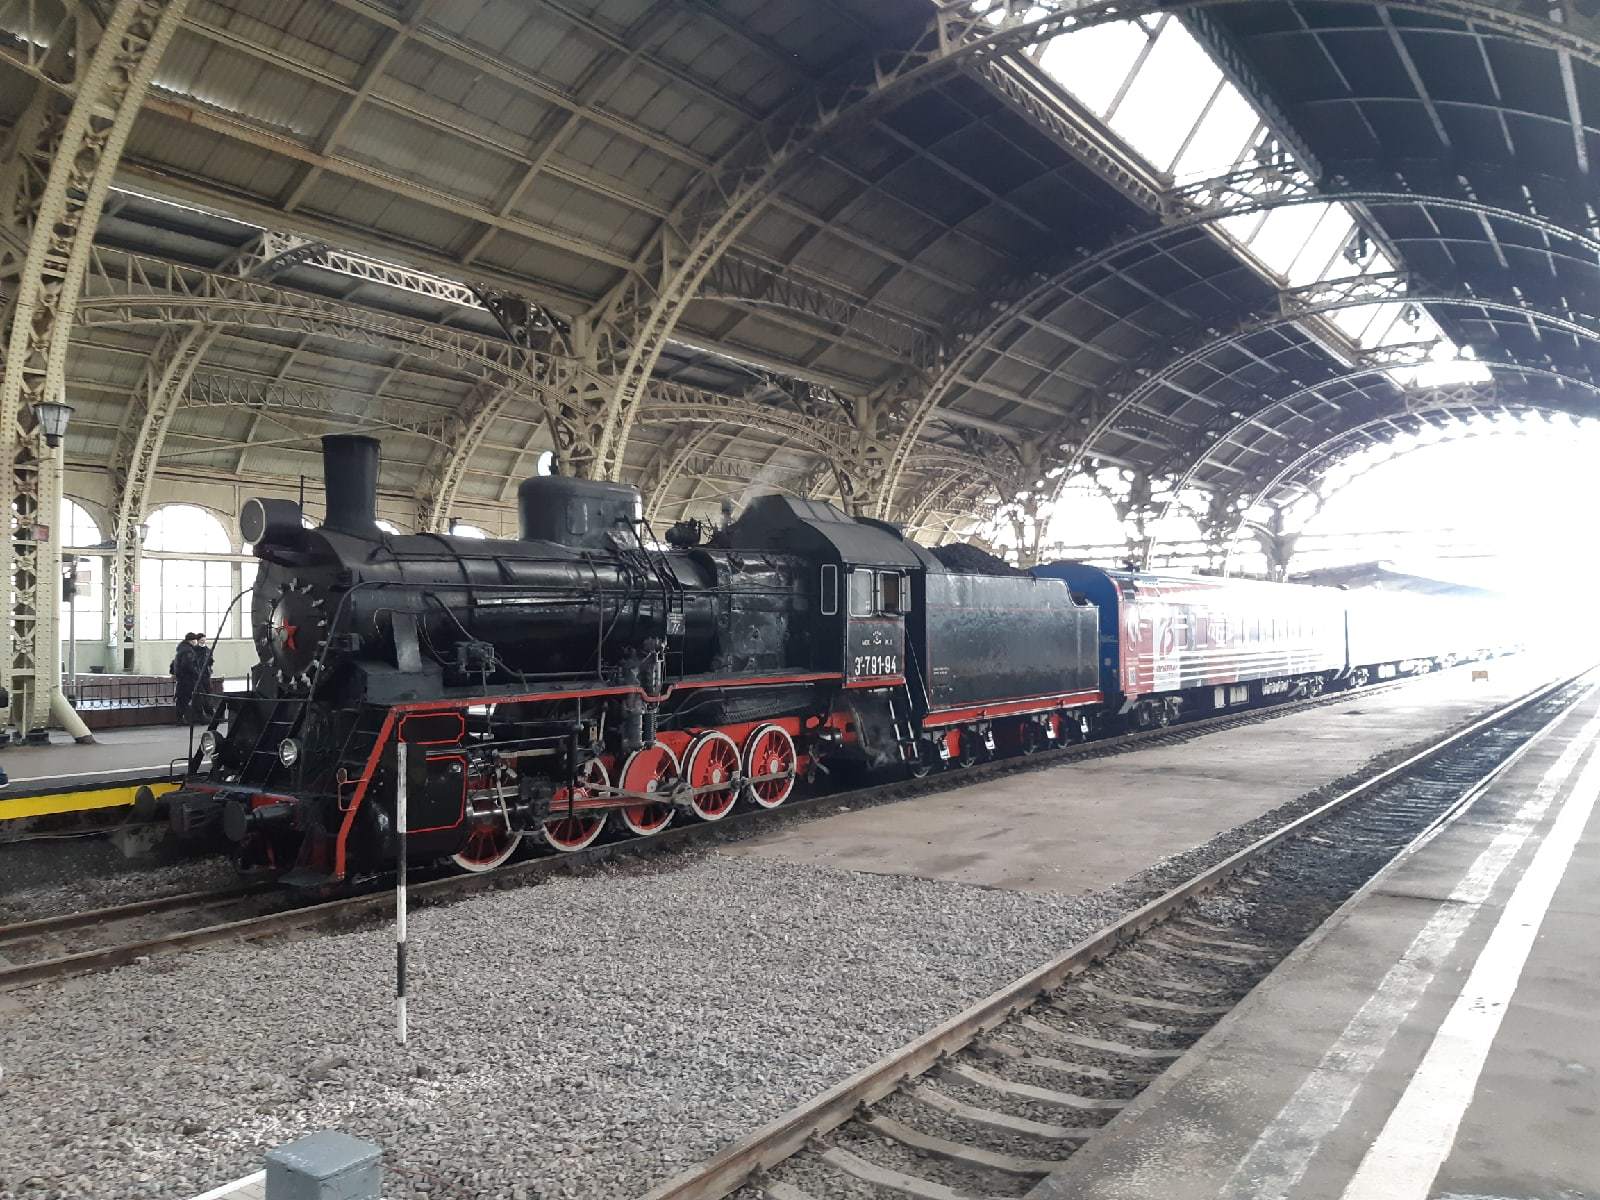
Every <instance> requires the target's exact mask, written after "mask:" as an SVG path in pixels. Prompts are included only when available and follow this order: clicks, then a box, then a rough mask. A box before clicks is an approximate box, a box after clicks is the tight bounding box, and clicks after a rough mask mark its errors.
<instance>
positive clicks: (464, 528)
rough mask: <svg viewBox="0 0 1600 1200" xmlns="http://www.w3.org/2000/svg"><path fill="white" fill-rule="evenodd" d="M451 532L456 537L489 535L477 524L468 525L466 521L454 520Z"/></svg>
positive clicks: (482, 536) (484, 536) (483, 536)
mask: <svg viewBox="0 0 1600 1200" xmlns="http://www.w3.org/2000/svg"><path fill="white" fill-rule="evenodd" d="M450 532H451V534H453V535H454V536H455V537H464V538H486V537H488V536H489V535H488V534H487V533H485V532H484V531H483V530H481V529H479V528H478V527H477V526H476V525H468V524H467V523H466V522H465V521H452V522H451V523H450Z"/></svg>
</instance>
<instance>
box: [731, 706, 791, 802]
mask: <svg viewBox="0 0 1600 1200" xmlns="http://www.w3.org/2000/svg"><path fill="white" fill-rule="evenodd" d="M798 757H799V756H798V755H797V754H796V753H795V749H794V739H793V738H792V737H790V736H789V732H788V730H786V729H784V727H783V726H781V725H761V726H758V727H757V728H755V729H753V730H751V731H750V736H749V737H748V738H746V739H745V743H744V773H745V785H744V787H745V795H747V796H749V797H750V799H751V801H752V802H753V803H755V804H756V805H758V806H759V807H761V808H777V807H778V805H780V804H782V803H783V802H784V801H785V800H787V799H788V798H789V793H790V792H792V791H794V770H795V763H796V761H797V759H798Z"/></svg>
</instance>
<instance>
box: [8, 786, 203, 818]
mask: <svg viewBox="0 0 1600 1200" xmlns="http://www.w3.org/2000/svg"><path fill="white" fill-rule="evenodd" d="M140 786H141V785H139V784H136V783H134V784H127V785H124V786H120V787H108V788H91V789H89V790H87V791H82V792H57V793H56V794H55V795H53V796H16V797H14V798H12V799H10V800H0V821H14V820H16V819H17V818H19V817H47V816H51V815H53V814H55V813H69V812H86V811H87V810H89V809H91V808H116V807H118V806H119V805H125V804H132V803H133V797H134V795H135V793H137V792H138V790H139V788H140ZM146 786H148V787H149V788H150V790H151V791H152V792H154V793H155V794H156V795H158V796H159V795H162V794H163V793H165V792H171V791H175V790H176V789H177V787H178V785H177V783H176V782H174V781H172V780H162V781H161V782H160V783H152V784H149V785H146Z"/></svg>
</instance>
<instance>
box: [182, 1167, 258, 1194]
mask: <svg viewBox="0 0 1600 1200" xmlns="http://www.w3.org/2000/svg"><path fill="white" fill-rule="evenodd" d="M266 1178H267V1173H266V1172H265V1171H257V1172H256V1173H255V1174H254V1175H246V1176H245V1177H244V1178H243V1179H235V1180H234V1181H233V1182H232V1183H225V1184H223V1185H222V1186H221V1187H214V1188H212V1189H211V1190H210V1191H209V1192H201V1193H200V1194H199V1195H198V1196H194V1197H191V1200H222V1198H223V1197H224V1196H231V1195H233V1193H235V1192H237V1191H240V1190H242V1189H244V1188H247V1187H249V1186H250V1185H251V1184H253V1183H264V1182H265V1181H266Z"/></svg>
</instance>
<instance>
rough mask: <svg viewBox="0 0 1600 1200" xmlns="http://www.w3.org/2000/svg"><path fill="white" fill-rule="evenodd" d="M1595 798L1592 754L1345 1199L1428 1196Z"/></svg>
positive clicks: (1597, 773)
mask: <svg viewBox="0 0 1600 1200" xmlns="http://www.w3.org/2000/svg"><path fill="white" fill-rule="evenodd" d="M1596 796H1600V758H1591V759H1590V760H1589V763H1588V765H1587V766H1586V767H1585V768H1584V771H1583V775H1582V776H1581V777H1580V778H1579V780H1578V783H1577V785H1576V786H1575V787H1574V788H1573V789H1572V791H1571V792H1569V793H1568V794H1567V799H1566V802H1565V803H1564V804H1563V805H1562V806H1561V811H1560V812H1559V813H1558V814H1557V815H1556V819H1555V821H1554V823H1553V824H1552V825H1551V826H1550V832H1549V833H1547V834H1546V835H1545V838H1544V841H1543V842H1542V843H1540V846H1539V849H1538V850H1537V851H1536V852H1535V853H1534V856H1533V861H1532V862H1530V863H1529V864H1528V869H1527V870H1526V871H1525V872H1524V873H1523V876H1522V878H1521V879H1520V880H1518V881H1517V887H1516V890H1515V891H1513V892H1512V893H1511V899H1509V900H1508V901H1506V906H1505V908H1504V909H1503V910H1502V911H1501V913H1500V920H1499V921H1497V922H1496V923H1495V927H1494V931H1493V932H1492V933H1491V934H1490V935H1489V940H1488V941H1487V942H1486V943H1485V944H1484V947H1483V950H1482V952H1481V953H1480V954H1479V955H1478V961H1477V963H1476V964H1474V966H1473V968H1472V974H1471V975H1470V976H1468V977H1467V982H1466V986H1465V987H1463V988H1462V989H1461V994H1460V995H1459V996H1457V997H1456V1002H1455V1004H1453V1005H1452V1006H1451V1008H1450V1013H1449V1015H1448V1016H1446V1017H1445V1019H1444V1021H1443V1023H1442V1024H1440V1026H1439V1030H1438V1032H1437V1033H1435V1034H1434V1037H1433V1043H1432V1044H1431V1045H1430V1046H1429V1047H1428V1052H1427V1053H1426V1054H1425V1055H1423V1058H1422V1063H1421V1065H1420V1066H1418V1068H1417V1070H1416V1073H1415V1074H1413V1075H1412V1077H1411V1083H1410V1084H1409V1085H1408V1086H1407V1087H1406V1090H1405V1093H1404V1094H1403V1095H1402V1096H1401V1097H1400V1103H1399V1104H1397V1105H1396V1106H1395V1109H1394V1111H1393V1112H1392V1113H1390V1114H1389V1120H1388V1121H1387V1122H1385V1123H1384V1126H1383V1132H1382V1133H1380V1134H1379V1135H1378V1140H1377V1141H1375V1142H1374V1143H1373V1144H1372V1146H1371V1147H1370V1148H1369V1149H1368V1150H1367V1153H1366V1156H1365V1157H1364V1158H1363V1159H1362V1160H1361V1166H1360V1167H1359V1168H1358V1169H1357V1170H1356V1174H1355V1178H1353V1179H1351V1181H1350V1183H1349V1185H1348V1186H1347V1187H1346V1188H1345V1190H1344V1200H1411V1198H1412V1197H1416V1198H1417V1200H1422V1198H1424V1197H1426V1196H1427V1195H1428V1192H1429V1190H1430V1189H1431V1188H1432V1186H1433V1181H1434V1177H1435V1176H1437V1175H1438V1174H1439V1168H1440V1167H1441V1166H1443V1165H1444V1160H1445V1158H1446V1157H1447V1156H1448V1155H1449V1153H1450V1149H1451V1147H1453V1146H1454V1145H1455V1140H1456V1131H1457V1130H1458V1129H1459V1128H1460V1126H1461V1118H1462V1116H1464V1115H1465V1113H1466V1111H1467V1106H1468V1105H1469V1104H1471V1103H1472V1098H1473V1096H1474V1095H1475V1094H1476V1092H1477V1088H1478V1078H1479V1076H1480V1075H1481V1074H1482V1073H1483V1064H1484V1060H1486V1059H1487V1058H1488V1057H1489V1048H1490V1047H1491V1046H1493V1045H1494V1039H1495V1035H1496V1034H1497V1033H1498V1032H1499V1030H1500V1022H1501V1020H1502V1019H1504V1017H1505V1015H1506V1009H1507V1008H1509V1007H1510V1005H1511V997H1512V996H1513V995H1514V994H1515V993H1516V990H1517V984H1518V983H1519V982H1520V981H1521V979H1522V969H1523V967H1524V966H1526V965H1527V962H1528V954H1529V953H1530V952H1531V951H1532V949H1533V943H1534V940H1535V939H1536V938H1537V937H1538V936H1539V928H1540V926H1541V925H1543V924H1544V918H1545V914H1546V913H1547V912H1548V911H1549V909H1550V901H1551V900H1553V899H1554V898H1555V894H1556V888H1557V887H1559V886H1560V884H1561V880H1562V878H1563V877H1564V876H1565V875H1566V873H1567V865H1568V864H1569V863H1570V862H1571V861H1572V852H1573V851H1574V850H1575V849H1576V848H1577V845H1578V839H1579V838H1580V837H1582V836H1583V830H1584V827H1585V826H1586V825H1587V824H1588V823H1589V818H1590V816H1592V815H1593V813H1594V806H1595V798H1596Z"/></svg>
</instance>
